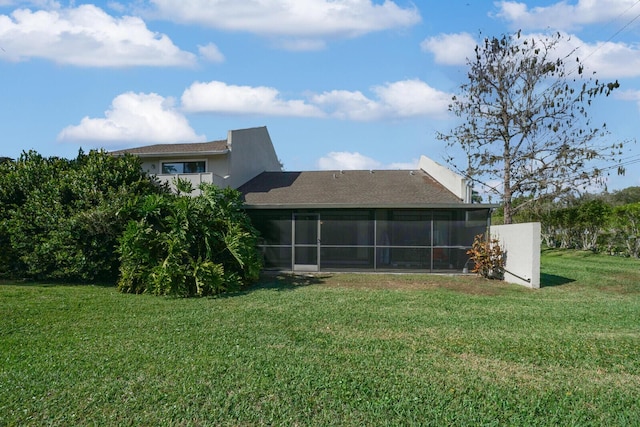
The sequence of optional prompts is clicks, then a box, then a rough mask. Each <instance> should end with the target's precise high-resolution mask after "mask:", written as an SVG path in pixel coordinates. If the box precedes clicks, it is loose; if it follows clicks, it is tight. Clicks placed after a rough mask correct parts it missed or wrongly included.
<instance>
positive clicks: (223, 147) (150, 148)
mask: <svg viewBox="0 0 640 427" xmlns="http://www.w3.org/2000/svg"><path fill="white" fill-rule="evenodd" d="M228 149H229V146H228V145H227V140H226V139H223V140H221V141H210V142H195V143H185V144H155V145H147V146H144V147H135V148H126V149H124V150H117V151H112V152H111V154H113V155H116V156H117V155H121V154H125V153H129V154H136V155H166V154H210V153H224V152H225V151H227V150H228Z"/></svg>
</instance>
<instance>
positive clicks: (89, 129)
mask: <svg viewBox="0 0 640 427" xmlns="http://www.w3.org/2000/svg"><path fill="white" fill-rule="evenodd" d="M58 140H60V141H94V142H100V143H108V142H112V143H120V142H132V141H136V142H145V143H177V142H195V141H203V140H205V137H204V136H203V135H197V134H196V133H195V132H194V130H193V129H192V128H191V126H190V125H189V123H188V121H187V119H186V118H185V117H184V115H182V114H181V113H180V112H178V111H177V110H176V109H175V107H174V102H173V100H172V99H170V98H164V97H162V96H160V95H157V94H155V93H149V94H144V93H133V92H127V93H123V94H121V95H118V96H117V97H116V98H115V99H114V100H113V102H112V103H111V107H110V109H109V110H107V111H106V112H105V117H104V118H89V117H84V118H83V119H82V120H81V121H80V124H79V125H77V126H68V127H66V128H65V129H63V130H62V131H61V132H60V133H59V134H58Z"/></svg>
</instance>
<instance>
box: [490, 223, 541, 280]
mask: <svg viewBox="0 0 640 427" xmlns="http://www.w3.org/2000/svg"><path fill="white" fill-rule="evenodd" d="M491 237H492V238H494V239H498V240H499V241H500V246H501V247H502V250H503V251H504V253H505V258H506V259H505V261H506V262H505V270H506V271H505V275H504V280H505V281H506V282H509V283H515V284H518V285H523V286H527V287H529V288H535V289H537V288H539V287H540V223H539V222H530V223H525V224H509V225H492V226H491Z"/></svg>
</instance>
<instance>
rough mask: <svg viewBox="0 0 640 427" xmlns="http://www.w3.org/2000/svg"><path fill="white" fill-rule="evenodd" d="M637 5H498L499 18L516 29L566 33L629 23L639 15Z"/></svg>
mask: <svg viewBox="0 0 640 427" xmlns="http://www.w3.org/2000/svg"><path fill="white" fill-rule="evenodd" d="M636 3H637V0H597V1H596V0H578V2H577V3H576V4H569V3H568V2H567V1H559V2H557V3H554V4H552V5H550V6H537V7H532V8H529V7H528V6H527V5H526V4H525V3H522V2H517V1H500V2H497V3H496V5H497V6H498V9H499V11H498V13H497V14H496V16H498V17H500V18H503V19H504V20H506V21H508V22H509V23H510V25H511V26H512V27H513V28H518V29H523V30H531V29H547V28H552V29H554V30H565V31H566V30H571V29H574V28H578V27H581V26H583V25H587V24H593V23H598V22H605V23H608V22H610V21H612V20H621V22H623V21H624V22H627V21H628V20H629V19H631V18H633V17H634V16H636V15H637V13H638V11H637V10H632V8H633V6H635V5H636Z"/></svg>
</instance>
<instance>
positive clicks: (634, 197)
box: [493, 187, 640, 258]
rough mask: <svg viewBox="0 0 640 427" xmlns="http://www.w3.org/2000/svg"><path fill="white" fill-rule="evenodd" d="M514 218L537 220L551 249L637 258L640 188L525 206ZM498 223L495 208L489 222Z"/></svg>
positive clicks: (638, 252)
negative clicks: (491, 220) (492, 218)
mask: <svg viewBox="0 0 640 427" xmlns="http://www.w3.org/2000/svg"><path fill="white" fill-rule="evenodd" d="M527 202H528V200H524V199H522V200H521V199H518V200H516V201H515V203H516V204H517V203H523V204H524V203H527ZM514 219H515V221H514V222H529V221H539V222H540V223H541V224H542V240H543V243H544V244H545V245H546V246H548V247H551V248H563V249H580V250H590V251H594V252H603V253H608V254H610V255H619V256H628V257H633V258H638V257H640V187H628V188H625V189H623V190H619V191H616V192H613V193H608V192H604V193H600V194H585V195H582V196H580V197H574V198H569V199H564V200H563V201H562V202H550V201H546V202H542V203H540V202H538V203H533V204H529V206H528V207H527V208H526V209H522V210H520V211H519V213H518V215H517V216H516V217H514ZM501 221H502V210H501V209H498V210H497V211H496V214H495V216H494V221H493V222H494V223H500V222H501Z"/></svg>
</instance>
